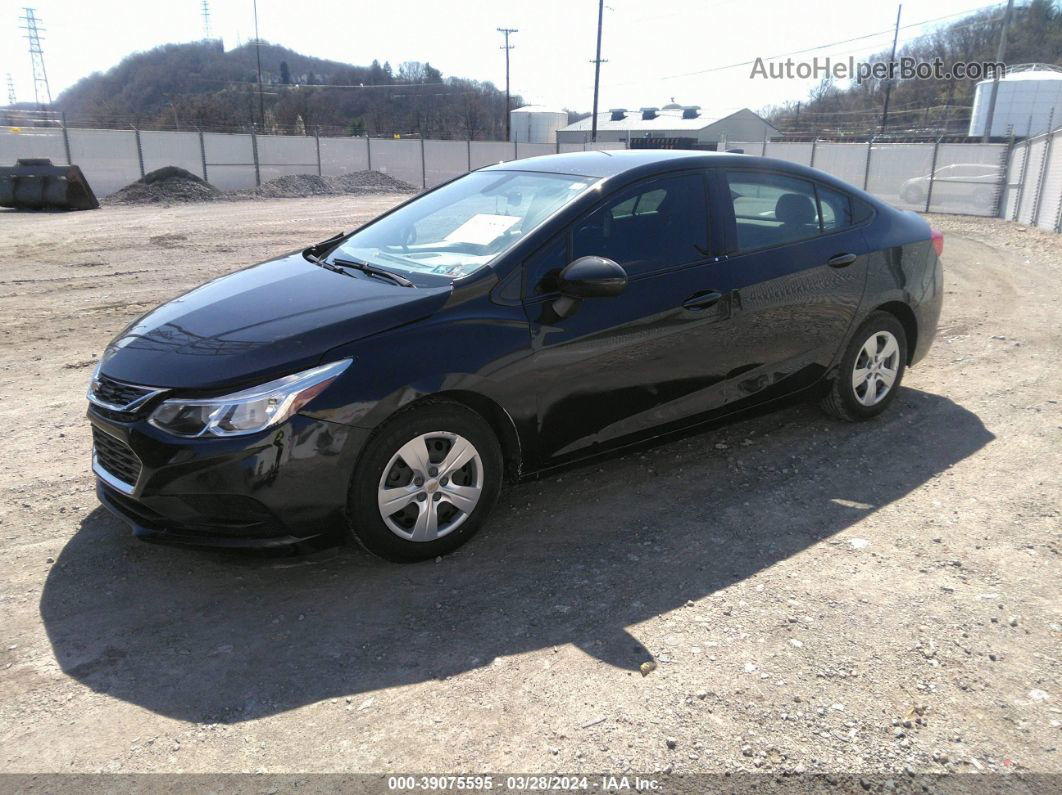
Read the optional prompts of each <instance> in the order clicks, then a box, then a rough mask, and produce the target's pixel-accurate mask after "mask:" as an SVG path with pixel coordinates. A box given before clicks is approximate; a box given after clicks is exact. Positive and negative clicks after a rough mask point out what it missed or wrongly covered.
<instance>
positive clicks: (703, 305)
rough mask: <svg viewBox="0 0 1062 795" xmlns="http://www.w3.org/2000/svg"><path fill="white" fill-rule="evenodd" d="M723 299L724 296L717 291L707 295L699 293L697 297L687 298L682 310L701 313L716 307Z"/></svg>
mask: <svg viewBox="0 0 1062 795" xmlns="http://www.w3.org/2000/svg"><path fill="white" fill-rule="evenodd" d="M722 299H723V294H722V293H720V292H718V291H716V290H711V291H709V292H706V293H697V294H696V295H693V296H690V297H689V298H687V299H686V300H685V301H684V302H683V303H682V308H683V309H689V310H690V311H691V312H701V311H703V310H705V309H708V308H709V307H711V306H715V305H716V304H718V303H719V302H720V301H721V300H722Z"/></svg>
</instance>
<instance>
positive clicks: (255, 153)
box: [251, 124, 262, 187]
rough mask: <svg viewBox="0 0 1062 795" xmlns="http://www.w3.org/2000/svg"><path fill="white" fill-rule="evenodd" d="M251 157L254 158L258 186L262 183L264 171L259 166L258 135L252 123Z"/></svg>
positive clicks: (255, 181) (255, 179) (256, 184)
mask: <svg viewBox="0 0 1062 795" xmlns="http://www.w3.org/2000/svg"><path fill="white" fill-rule="evenodd" d="M251 157H253V158H254V184H255V187H258V186H259V185H261V184H262V171H261V169H260V168H259V166H258V135H257V133H256V132H255V128H254V125H253V124H252V125H251Z"/></svg>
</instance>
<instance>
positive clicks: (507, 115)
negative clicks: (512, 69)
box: [498, 28, 520, 141]
mask: <svg viewBox="0 0 1062 795" xmlns="http://www.w3.org/2000/svg"><path fill="white" fill-rule="evenodd" d="M498 32H499V33H501V34H502V35H503V36H505V44H503V45H502V46H501V49H503V50H505V140H506V141H508V140H509V138H511V137H512V134H511V130H510V129H509V126H510V122H511V119H510V113H509V111H510V110H512V109H511V108H510V107H509V50H511V49H512V48H513V45H511V44H509V34H510V33H519V32H520V30H519V29H518V28H498Z"/></svg>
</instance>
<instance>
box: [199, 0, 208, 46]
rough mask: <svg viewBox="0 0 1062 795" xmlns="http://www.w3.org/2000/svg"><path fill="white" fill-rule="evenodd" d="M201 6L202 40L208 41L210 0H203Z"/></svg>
mask: <svg viewBox="0 0 1062 795" xmlns="http://www.w3.org/2000/svg"><path fill="white" fill-rule="evenodd" d="M201 8H202V10H201V11H200V13H201V14H202V15H203V41H210V39H211V36H210V0H203V5H202V7H201Z"/></svg>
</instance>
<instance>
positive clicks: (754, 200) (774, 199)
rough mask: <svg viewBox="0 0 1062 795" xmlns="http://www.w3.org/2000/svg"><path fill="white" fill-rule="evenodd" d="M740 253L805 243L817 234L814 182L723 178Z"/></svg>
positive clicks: (741, 175) (746, 175)
mask: <svg viewBox="0 0 1062 795" xmlns="http://www.w3.org/2000/svg"><path fill="white" fill-rule="evenodd" d="M726 178H727V183H728V185H729V188H730V199H731V201H732V202H733V206H734V221H735V224H736V226H737V244H738V248H739V249H740V250H741V251H752V250H754V249H759V248H770V247H772V246H780V245H784V244H786V243H795V242H797V241H799V240H807V239H809V238H813V237H816V236H817V235H818V234H819V231H820V228H819V210H818V201H817V199H816V196H815V186H814V184H813V183H811V182H809V181H807V180H803V179H797V178H795V177H789V176H785V175H784V174H766V173H758V172H756V173H754V172H742V171H731V172H727V175H726Z"/></svg>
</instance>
